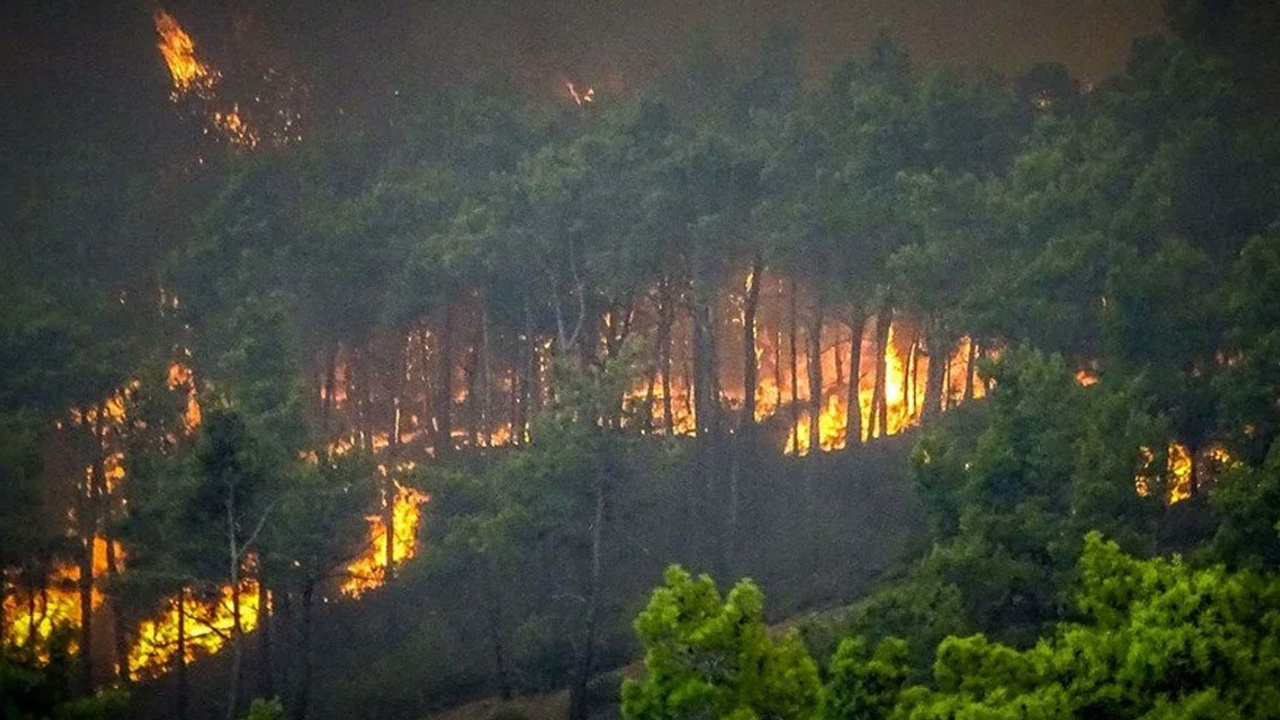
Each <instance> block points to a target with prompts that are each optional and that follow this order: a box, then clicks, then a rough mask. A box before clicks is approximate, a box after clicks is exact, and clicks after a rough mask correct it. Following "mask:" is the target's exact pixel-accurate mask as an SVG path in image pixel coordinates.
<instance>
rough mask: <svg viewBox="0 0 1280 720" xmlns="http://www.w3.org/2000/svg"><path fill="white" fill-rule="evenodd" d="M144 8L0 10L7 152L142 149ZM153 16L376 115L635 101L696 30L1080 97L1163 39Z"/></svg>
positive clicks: (509, 15)
mask: <svg viewBox="0 0 1280 720" xmlns="http://www.w3.org/2000/svg"><path fill="white" fill-rule="evenodd" d="M157 7H159V6H158V5H155V4H153V3H149V2H137V3H100V4H94V5H90V4H85V3H70V2H52V3H28V4H25V5H24V4H21V3H14V4H12V6H10V7H7V8H6V9H5V10H4V11H3V14H4V17H3V20H2V21H0V98H2V99H3V100H4V107H5V110H4V111H3V113H4V119H3V125H2V126H0V129H2V130H3V132H4V133H5V136H6V139H8V140H10V141H11V142H13V141H17V140H19V139H20V138H29V139H35V137H33V136H37V137H40V138H44V137H47V136H48V135H49V134H53V135H57V136H61V137H65V136H66V135H67V134H69V133H77V132H89V133H93V134H101V133H104V132H106V133H113V132H114V133H122V134H124V135H130V134H132V133H135V132H137V133H141V134H143V135H145V134H147V133H148V132H151V131H150V130H148V129H147V128H148V125H149V124H150V122H152V121H153V118H151V117H149V115H156V114H163V113H166V112H168V111H169V110H170V108H168V107H167V106H166V104H165V103H164V102H163V101H164V99H165V98H166V93H167V78H166V76H165V71H164V68H163V66H162V63H161V62H160V59H159V57H158V56H157V54H156V53H155V48H154V44H155V35H154V31H153V29H152V25H151V21H150V15H151V13H152V12H154V10H155V9H156V8H157ZM164 8H165V9H166V10H167V11H169V12H171V13H173V14H174V15H175V16H176V17H178V18H179V19H180V21H181V22H182V23H183V25H184V27H186V28H187V29H188V30H189V31H190V33H191V35H192V37H193V38H194V39H195V41H196V43H197V46H198V48H199V49H200V51H201V53H202V54H204V55H205V56H207V57H209V58H211V59H212V61H213V62H214V63H215V64H216V65H218V66H219V67H222V68H224V69H226V70H227V72H228V74H229V73H231V72H233V71H234V70H235V66H236V65H237V64H241V63H244V64H245V65H246V68H250V69H252V68H257V69H262V68H267V67H270V68H274V69H277V70H280V71H286V72H290V73H293V74H295V75H296V76H298V77H299V78H300V79H301V81H302V82H304V83H306V84H308V85H309V86H310V87H311V88H312V90H313V91H314V93H315V97H316V99H317V100H318V101H319V102H321V103H326V105H327V106H330V107H334V106H337V107H342V108H344V109H346V108H348V107H350V108H352V109H355V108H358V107H361V106H363V107H364V108H365V109H366V110H374V111H376V108H377V107H378V105H379V103H380V99H381V98H385V97H387V95H388V94H389V93H393V92H395V91H396V90H400V89H405V88H413V87H418V86H421V85H422V84H424V83H426V84H431V85H448V84H454V83H458V82H466V81H470V80H474V79H475V78H477V77H479V76H482V75H483V74H485V73H487V72H491V71H493V70H495V69H498V70H503V71H506V72H509V73H511V74H512V75H513V76H514V77H515V79H516V80H517V81H519V83H520V84H521V86H522V87H525V88H527V89H529V90H530V92H531V93H533V94H535V95H538V94H542V93H541V92H540V90H541V89H544V88H545V93H546V94H548V95H550V94H552V93H563V92H564V82H565V81H566V80H574V81H578V82H583V83H591V84H594V85H597V86H600V87H601V88H602V89H603V90H606V91H607V90H613V91H615V92H616V91H618V90H621V89H627V88H634V87H636V86H642V85H643V84H644V83H645V81H646V80H648V79H649V78H651V77H653V76H654V75H655V74H656V73H658V72H660V71H661V70H662V68H663V67H664V66H666V65H669V63H670V61H671V60H672V58H674V57H675V56H676V55H677V54H678V52H679V50H680V48H681V47H682V45H683V43H684V42H685V41H686V39H687V37H688V36H689V34H690V33H691V32H692V31H693V30H694V29H708V30H710V31H711V32H712V33H713V35H714V36H715V38H716V41H717V43H718V45H719V46H720V47H721V49H722V51H723V52H725V53H726V54H727V55H728V56H730V57H731V58H732V57H733V55H734V54H735V53H737V52H746V51H747V50H748V48H751V47H753V46H754V45H755V41H756V40H758V39H759V38H760V37H761V36H762V35H763V33H764V32H766V31H767V30H768V28H770V27H773V26H776V25H778V24H787V25H789V26H791V27H794V28H795V29H797V30H798V31H799V33H800V35H801V37H802V39H803V49H804V53H805V55H804V65H805V68H806V70H807V71H808V73H809V76H810V77H811V78H817V77H821V76H822V75H823V74H825V73H826V72H827V71H829V70H830V69H831V68H832V67H833V66H835V65H836V64H838V63H839V62H840V61H841V59H842V58H845V57H847V56H849V55H850V54H851V53H855V52H857V51H859V50H861V49H864V48H865V47H866V46H867V43H869V42H870V41H871V39H872V38H874V37H875V36H876V34H877V33H879V32H881V31H887V32H889V33H890V34H891V35H893V36H894V37H895V38H896V39H897V40H899V41H900V42H902V43H903V44H904V45H905V46H906V47H907V49H908V50H909V51H910V52H911V53H912V55H913V56H914V58H915V59H916V60H917V61H918V62H920V63H922V64H925V65H929V64H944V63H945V64H962V65H974V66H988V67H991V68H994V69H995V70H997V71H1000V72H1002V73H1005V74H1007V75H1012V74H1015V73H1017V72H1018V71H1019V70H1021V69H1024V68H1025V67H1027V66H1028V65H1030V64H1031V63H1034V62H1036V61H1038V60H1042V59H1047V58H1052V59H1054V60H1057V61H1060V62H1063V63H1065V64H1066V65H1067V66H1068V67H1069V68H1070V69H1071V71H1072V73H1073V74H1074V75H1076V76H1077V77H1079V78H1081V79H1082V80H1085V81H1090V80H1096V79H1098V78H1100V77H1101V76H1104V75H1106V74H1108V73H1110V72H1112V71H1114V70H1116V69H1118V68H1119V67H1120V66H1121V65H1122V64H1123V62H1124V59H1125V57H1126V56H1127V53H1128V51H1129V48H1130V46H1131V44H1132V42H1133V40H1134V39H1135V38H1138V37H1141V36H1143V35H1148V34H1152V33H1156V32H1160V31H1161V30H1162V24H1161V23H1162V2H1161V0H1133V1H1131V2H1123V3H1115V2H1103V1H1101V0H1085V1H1080V2H1061V1H1060V0H981V1H978V0H968V1H965V2H962V1H960V0H788V1H786V2H783V1H781V0H702V1H697V2H695V1H692V0H652V1H650V2H636V1H634V0H631V1H626V0H557V1H543V2H529V1H528V0H473V1H466V2H462V1H458V0H437V1H434V2H432V1H430V0H416V1H413V2H407V1H405V0H400V1H399V2H388V3H314V2H298V1H297V0H263V1H260V2H243V1H238V2H190V1H189V0H183V1H176V2H173V3H169V4H166V5H164ZM247 60H251V62H247ZM250 71H252V70H250Z"/></svg>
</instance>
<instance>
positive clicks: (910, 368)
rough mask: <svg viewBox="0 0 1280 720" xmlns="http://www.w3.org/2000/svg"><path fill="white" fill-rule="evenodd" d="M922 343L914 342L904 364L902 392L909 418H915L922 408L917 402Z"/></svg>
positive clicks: (908, 350)
mask: <svg viewBox="0 0 1280 720" xmlns="http://www.w3.org/2000/svg"><path fill="white" fill-rule="evenodd" d="M919 347H920V343H919V342H917V341H915V340H913V341H911V347H910V348H908V349H907V361H906V362H905V363H903V364H902V392H903V395H904V397H903V402H904V403H905V404H906V407H907V417H909V418H910V417H915V413H916V411H918V410H919V409H920V408H919V407H917V405H919V403H918V402H916V351H917V350H918V349H919Z"/></svg>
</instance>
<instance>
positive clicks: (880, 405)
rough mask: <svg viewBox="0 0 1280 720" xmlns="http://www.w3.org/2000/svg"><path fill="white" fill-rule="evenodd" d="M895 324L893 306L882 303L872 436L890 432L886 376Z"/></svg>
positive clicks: (878, 329)
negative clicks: (891, 332) (890, 333)
mask: <svg viewBox="0 0 1280 720" xmlns="http://www.w3.org/2000/svg"><path fill="white" fill-rule="evenodd" d="M892 326H893V308H892V307H891V306H890V305H889V303H888V302H882V303H881V304H880V310H879V312H877V313H876V382H875V389H874V390H872V393H871V433H870V435H871V436H874V437H885V436H886V435H888V434H889V408H888V404H887V402H886V398H885V377H886V375H887V374H888V372H889V368H888V357H887V356H888V354H889V328H890V327H892Z"/></svg>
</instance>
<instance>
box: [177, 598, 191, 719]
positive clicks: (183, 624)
mask: <svg viewBox="0 0 1280 720" xmlns="http://www.w3.org/2000/svg"><path fill="white" fill-rule="evenodd" d="M189 592H190V591H189V590H188V589H187V586H186V585H183V586H182V590H181V592H179V593H178V670H177V674H178V693H177V694H178V697H177V698H176V700H177V705H178V709H177V714H178V720H187V695H188V693H189V690H188V681H187V594H188V593H189Z"/></svg>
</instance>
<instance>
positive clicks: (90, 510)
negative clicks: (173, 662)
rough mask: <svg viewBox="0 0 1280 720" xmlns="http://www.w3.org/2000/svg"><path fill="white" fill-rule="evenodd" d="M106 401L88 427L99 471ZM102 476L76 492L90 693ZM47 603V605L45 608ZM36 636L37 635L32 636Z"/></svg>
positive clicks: (83, 680)
mask: <svg viewBox="0 0 1280 720" xmlns="http://www.w3.org/2000/svg"><path fill="white" fill-rule="evenodd" d="M103 405H104V403H99V404H98V407H97V409H96V412H97V415H96V416H95V419H94V421H93V422H94V424H93V426H92V427H88V428H86V429H87V430H88V431H89V433H90V436H91V437H92V439H93V451H94V461H93V464H94V468H95V469H94V472H93V475H97V472H98V469H97V467H98V463H99V462H100V461H101V455H102V426H103V423H104V420H103V417H102V416H103V410H104V408H103ZM99 489H100V488H99V480H98V478H96V477H89V478H86V479H85V480H84V481H83V484H82V485H81V486H80V488H79V490H80V491H79V492H78V493H77V494H76V525H77V528H76V532H77V534H78V535H79V540H80V548H79V549H80V553H79V558H78V560H79V564H80V568H79V569H80V578H79V582H78V589H79V591H80V628H79V631H80V632H79V638H78V640H79V642H80V691H81V692H83V693H84V694H86V695H88V694H91V693H92V692H93V680H94V678H93V545H94V539H95V537H96V535H97V523H98V508H99V501H100V499H101V498H100V497H99V495H98V492H99ZM48 607H49V606H48V605H45V608H46V610H47V609H48ZM33 637H34V636H33Z"/></svg>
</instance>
